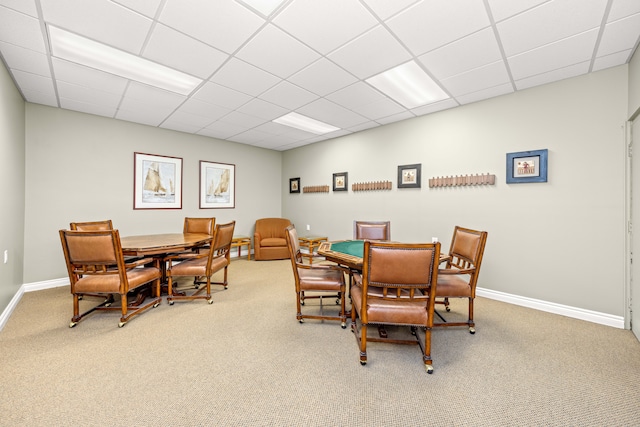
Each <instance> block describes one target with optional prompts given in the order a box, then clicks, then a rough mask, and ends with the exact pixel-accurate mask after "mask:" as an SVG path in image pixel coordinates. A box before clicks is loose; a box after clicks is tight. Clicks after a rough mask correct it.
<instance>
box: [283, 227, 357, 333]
mask: <svg viewBox="0 0 640 427" xmlns="http://www.w3.org/2000/svg"><path fill="white" fill-rule="evenodd" d="M286 240H287V247H288V250H289V255H290V258H291V266H292V267H293V277H294V279H295V285H296V309H297V312H296V319H298V321H299V322H300V323H304V319H322V320H339V321H340V322H341V323H340V325H341V326H342V329H345V328H346V327H347V315H346V311H345V290H346V283H345V279H344V275H345V273H347V274H348V273H349V271H348V270H347V269H345V268H342V267H339V266H337V265H319V264H313V263H309V264H306V263H305V262H304V261H303V259H302V254H301V253H300V241H299V240H298V232H297V231H296V229H295V227H294V226H293V225H290V226H288V227H287V228H286ZM323 297H329V298H336V304H340V312H339V314H338V315H337V316H335V315H329V314H324V313H323V311H322V298H323ZM311 298H316V299H319V300H320V314H302V306H303V305H304V301H305V299H311Z"/></svg>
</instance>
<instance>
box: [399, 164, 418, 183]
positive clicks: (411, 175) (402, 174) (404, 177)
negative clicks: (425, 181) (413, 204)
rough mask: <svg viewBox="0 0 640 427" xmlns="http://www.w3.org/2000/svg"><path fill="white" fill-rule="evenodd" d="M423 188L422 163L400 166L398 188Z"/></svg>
mask: <svg viewBox="0 0 640 427" xmlns="http://www.w3.org/2000/svg"><path fill="white" fill-rule="evenodd" d="M421 186H422V163H416V164H414V165H400V166H398V188H420V187H421Z"/></svg>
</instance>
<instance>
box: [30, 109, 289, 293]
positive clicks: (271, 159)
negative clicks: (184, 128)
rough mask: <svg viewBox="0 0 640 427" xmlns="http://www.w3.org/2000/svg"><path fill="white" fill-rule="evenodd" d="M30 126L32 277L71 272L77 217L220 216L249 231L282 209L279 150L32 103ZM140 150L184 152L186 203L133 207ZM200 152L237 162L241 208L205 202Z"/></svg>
mask: <svg viewBox="0 0 640 427" xmlns="http://www.w3.org/2000/svg"><path fill="white" fill-rule="evenodd" d="M26 129H27V131H26V155H27V159H28V162H27V163H28V164H27V171H26V200H25V206H26V214H25V218H26V230H25V234H24V246H25V262H24V268H25V274H24V282H25V283H32V282H39V281H43V280H50V279H58V278H63V277H66V269H65V264H64V258H63V255H62V250H61V247H60V238H59V236H58V230H59V229H61V228H68V227H69V222H71V221H90V220H100V219H111V220H113V222H114V226H115V227H116V228H118V229H119V230H120V233H121V235H132V234H147V233H168V232H182V223H183V220H184V217H185V216H215V217H216V218H217V221H218V222H226V221H230V220H235V221H236V234H246V235H248V234H250V233H252V232H253V227H254V223H255V220H256V219H257V218H259V217H262V216H279V215H280V209H281V192H280V184H281V182H282V177H281V170H282V161H281V158H282V155H281V153H280V152H277V151H273V150H265V149H262V148H257V147H252V146H249V145H244V144H236V143H230V142H226V141H221V140H216V139H212V138H207V137H202V136H196V135H188V134H184V133H180V132H175V131H170V130H165V129H158V128H154V127H149V126H143V125H138V124H134V123H129V122H125V121H120V120H114V119H109V118H104V117H99V116H93V115H88V114H81V113H77V112H73V111H68V110H63V109H59V108H51V107H46V106H42V105H36V104H30V103H27V105H26ZM134 152H142V153H150V154H158V155H166V156H174V157H182V158H183V200H182V209H180V210H134V209H133V163H134V161H133V160H134ZM200 160H206V161H210V162H220V163H231V164H235V165H236V208H235V209H199V195H198V194H199V193H198V191H199V190H198V189H199V162H200Z"/></svg>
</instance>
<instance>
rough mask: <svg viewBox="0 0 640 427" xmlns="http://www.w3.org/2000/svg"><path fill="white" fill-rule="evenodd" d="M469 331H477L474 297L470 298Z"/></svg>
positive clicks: (472, 332) (471, 332)
mask: <svg viewBox="0 0 640 427" xmlns="http://www.w3.org/2000/svg"><path fill="white" fill-rule="evenodd" d="M469 333H470V334H475V333H476V324H475V322H474V321H473V298H471V297H470V298H469Z"/></svg>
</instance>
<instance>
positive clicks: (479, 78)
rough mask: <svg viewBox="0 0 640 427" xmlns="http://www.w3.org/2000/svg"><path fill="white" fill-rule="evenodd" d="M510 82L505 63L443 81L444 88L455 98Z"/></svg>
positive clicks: (490, 65)
mask: <svg viewBox="0 0 640 427" xmlns="http://www.w3.org/2000/svg"><path fill="white" fill-rule="evenodd" d="M508 82H509V74H508V73H507V69H506V67H505V66H504V62H502V61H498V62H494V63H493V64H489V65H485V66H483V67H479V68H475V69H473V70H470V71H467V72H465V73H461V74H457V75H455V76H453V77H449V78H448V79H444V80H441V83H442V85H443V86H444V88H445V89H446V90H447V91H448V92H449V93H450V94H451V95H453V96H454V97H458V96H460V95H466V94H468V93H471V92H477V91H479V90H483V89H487V88H490V87H494V86H498V85H501V84H504V83H508Z"/></svg>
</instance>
